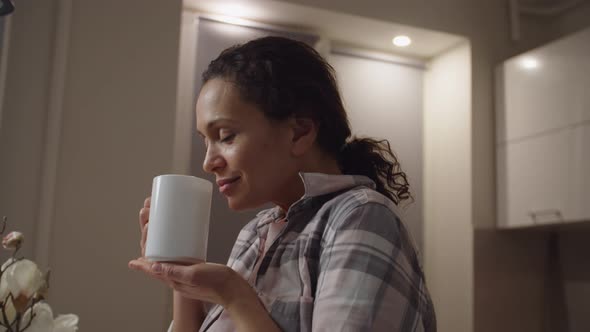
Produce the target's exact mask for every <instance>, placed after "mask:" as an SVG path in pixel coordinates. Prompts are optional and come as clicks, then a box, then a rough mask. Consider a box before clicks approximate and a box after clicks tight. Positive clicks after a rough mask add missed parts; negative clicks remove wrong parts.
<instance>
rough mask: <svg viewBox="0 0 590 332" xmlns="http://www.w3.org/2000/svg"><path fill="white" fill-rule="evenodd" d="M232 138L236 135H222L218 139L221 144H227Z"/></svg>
mask: <svg viewBox="0 0 590 332" xmlns="http://www.w3.org/2000/svg"><path fill="white" fill-rule="evenodd" d="M234 137H236V134H223V135H221V136H220V137H219V140H220V141H221V142H222V143H227V142H231V140H233V139H234Z"/></svg>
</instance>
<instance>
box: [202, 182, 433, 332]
mask: <svg viewBox="0 0 590 332" xmlns="http://www.w3.org/2000/svg"><path fill="white" fill-rule="evenodd" d="M300 175H301V178H302V179H303V182H304V184H305V195H304V196H303V197H302V198H301V199H300V200H299V201H297V202H296V203H295V204H293V205H292V206H291V208H290V209H289V210H288V211H287V215H286V220H287V225H286V226H285V228H284V229H283V230H282V231H281V233H279V235H278V237H277V238H276V240H275V241H273V242H272V244H271V245H270V246H269V247H268V251H267V252H266V253H265V254H264V256H263V257H259V256H261V253H262V250H261V245H262V244H263V243H264V239H265V238H266V235H267V233H268V229H269V224H270V223H272V222H273V221H275V220H277V219H281V218H283V217H285V216H284V215H281V210H280V209H279V208H278V207H275V208H273V209H269V210H264V211H262V212H260V213H258V215H257V217H256V218H255V219H254V220H252V221H251V222H250V223H248V224H247V225H246V226H245V227H244V228H243V229H242V231H241V232H240V234H239V235H238V239H237V240H236V243H235V245H234V247H233V250H232V252H231V255H230V258H229V262H228V265H229V266H230V267H231V268H232V269H234V270H235V271H237V272H238V273H239V274H241V275H242V276H243V277H244V278H245V279H246V280H252V279H254V280H255V282H254V284H253V285H252V286H253V287H254V288H255V290H256V291H257V293H258V296H259V298H260V300H261V302H262V303H263V304H264V306H265V307H266V309H267V310H268V312H269V313H270V316H271V317H272V319H273V320H274V321H275V322H276V323H277V324H278V325H279V326H280V328H281V329H282V330H283V331H398V332H410V331H412V332H414V331H415V332H418V331H420V332H421V331H425V332H435V331H436V319H435V314H434V308H433V305H432V302H431V299H430V296H429V294H428V290H427V289H426V285H425V280H424V273H423V272H422V268H421V265H420V262H419V258H418V254H417V250H416V248H415V247H414V245H413V242H412V239H411V237H410V235H409V234H408V232H407V231H406V228H405V227H404V225H403V223H402V222H401V220H400V218H399V217H398V214H397V213H396V212H395V211H396V206H395V204H394V203H393V202H392V201H391V200H389V199H387V198H386V197H385V196H383V195H381V194H379V193H378V192H376V191H375V190H374V188H375V183H374V182H373V181H371V180H370V179H369V178H367V177H365V176H352V175H326V174H318V173H301V174H300ZM258 259H262V262H260V266H259V269H258V271H257V276H256V278H251V277H252V276H251V274H252V272H253V271H254V270H255V266H256V263H257V260H258ZM222 311H223V308H222V307H221V306H219V305H215V306H213V307H212V308H211V309H210V310H209V313H208V315H207V317H206V319H205V321H204V323H203V325H202V326H201V331H209V332H212V331H218V330H219V329H218V328H216V325H218V324H216V320H218V319H219V317H220V315H221V313H222ZM223 316H225V315H222V317H223ZM222 320H223V318H222ZM217 323H221V322H217ZM219 325H221V326H225V327H226V328H227V324H219Z"/></svg>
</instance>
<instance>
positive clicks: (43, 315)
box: [20, 302, 53, 332]
mask: <svg viewBox="0 0 590 332" xmlns="http://www.w3.org/2000/svg"><path fill="white" fill-rule="evenodd" d="M33 313H35V316H34V317H33V321H32V322H31V326H29V328H28V329H27V332H53V311H52V310H51V307H50V306H49V304H47V303H45V302H39V303H35V305H34V306H33ZM30 321H31V309H28V310H27V311H25V313H24V315H23V316H22V318H21V321H20V322H21V323H20V325H21V326H27V324H29V322H30Z"/></svg>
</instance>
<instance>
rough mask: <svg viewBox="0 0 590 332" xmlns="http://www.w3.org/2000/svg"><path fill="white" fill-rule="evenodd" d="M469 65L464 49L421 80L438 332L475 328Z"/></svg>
mask: <svg viewBox="0 0 590 332" xmlns="http://www.w3.org/2000/svg"><path fill="white" fill-rule="evenodd" d="M470 63H471V49H470V47H469V45H468V43H465V44H463V45H459V46H457V47H455V48H454V49H452V50H449V51H448V52H446V53H445V54H442V55H440V56H438V57H436V58H435V59H433V60H432V61H430V62H429V63H428V70H427V71H426V73H425V77H424V198H423V199H424V248H425V252H424V253H425V254H424V257H425V261H424V267H425V273H426V280H427V285H428V288H429V290H430V292H431V295H432V299H433V302H434V305H435V308H436V313H437V320H438V328H439V331H471V330H472V326H473V287H474V281H473V238H472V236H471V233H472V225H471V204H470V202H471V176H470V174H471V158H470V156H471V140H470V136H471V94H470V93H469V91H470V89H469V87H470V85H471V67H470V66H469V64H470Z"/></svg>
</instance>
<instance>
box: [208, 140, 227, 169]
mask: <svg viewBox="0 0 590 332" xmlns="http://www.w3.org/2000/svg"><path fill="white" fill-rule="evenodd" d="M223 167H225V160H224V159H223V156H221V154H219V153H218V151H217V150H216V149H215V148H214V147H212V146H209V147H207V152H206V153H205V160H204V161H203V170H204V171H205V172H207V173H214V172H215V170H216V169H219V168H223Z"/></svg>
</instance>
